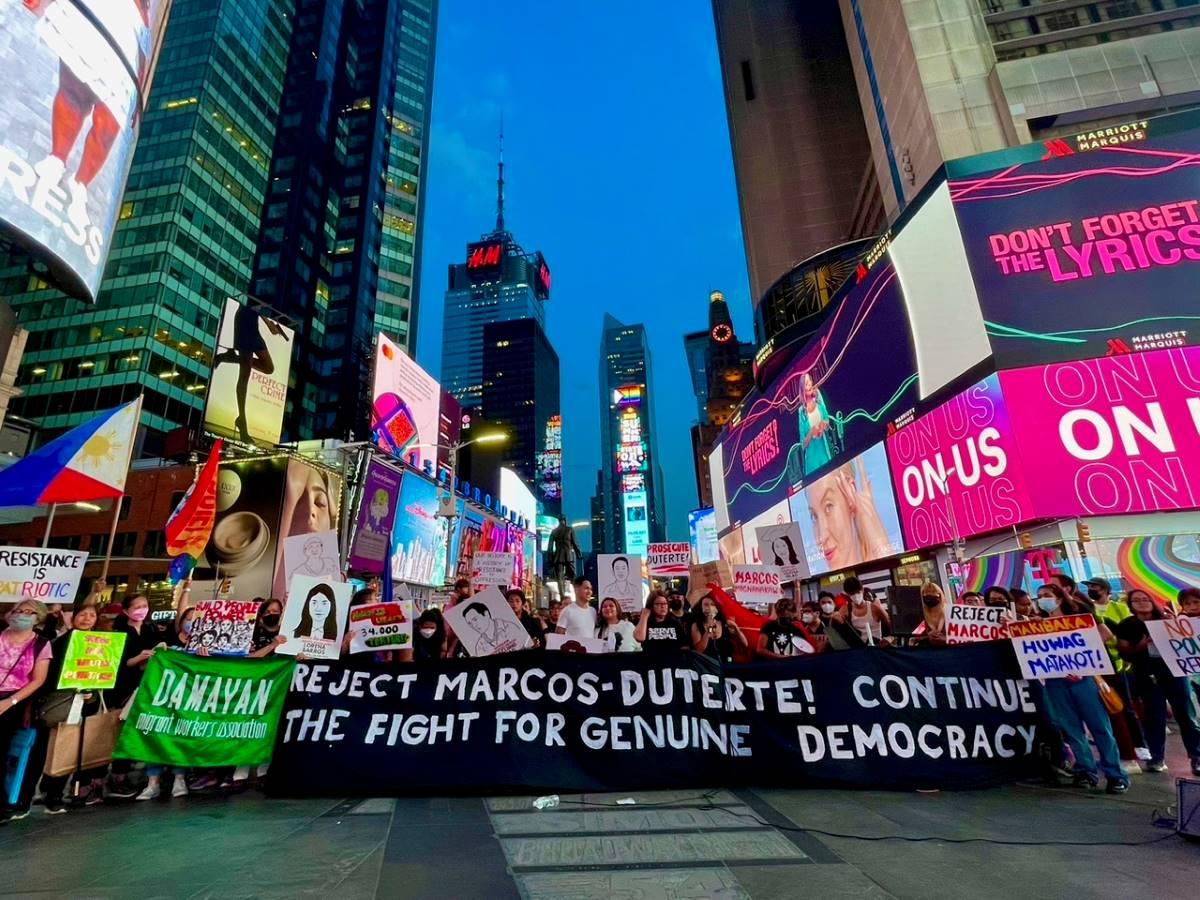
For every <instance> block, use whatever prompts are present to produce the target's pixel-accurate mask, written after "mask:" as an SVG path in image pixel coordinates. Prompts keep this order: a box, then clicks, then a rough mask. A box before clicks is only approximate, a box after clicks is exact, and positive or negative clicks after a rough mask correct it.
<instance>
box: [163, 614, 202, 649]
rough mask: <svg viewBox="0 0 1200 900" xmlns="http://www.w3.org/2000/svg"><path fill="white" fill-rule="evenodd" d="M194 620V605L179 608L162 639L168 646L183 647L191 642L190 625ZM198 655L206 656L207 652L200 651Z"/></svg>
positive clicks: (193, 623) (191, 625)
mask: <svg viewBox="0 0 1200 900" xmlns="http://www.w3.org/2000/svg"><path fill="white" fill-rule="evenodd" d="M195 622H196V607H194V606H189V607H188V608H187V609H181V610H180V611H179V612H177V613H176V614H175V623H174V625H173V626H172V628H171V630H170V631H168V632H167V633H166V635H165V636H164V641H165V643H166V645H167V646H168V647H172V648H184V647H187V646H188V644H190V643H191V640H192V627H193V625H195ZM197 655H199V656H208V652H207V651H205V652H203V653H200V652H199V651H197Z"/></svg>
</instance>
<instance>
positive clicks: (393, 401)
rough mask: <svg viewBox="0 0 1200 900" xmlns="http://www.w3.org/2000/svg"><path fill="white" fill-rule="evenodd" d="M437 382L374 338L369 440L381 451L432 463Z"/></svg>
mask: <svg viewBox="0 0 1200 900" xmlns="http://www.w3.org/2000/svg"><path fill="white" fill-rule="evenodd" d="M440 402H441V389H440V388H439V386H438V383H437V382H436V381H434V380H433V378H432V377H431V376H430V375H429V374H428V373H427V372H426V371H425V370H424V369H422V368H421V367H420V366H418V365H417V364H416V362H415V361H414V360H413V359H412V357H410V356H409V355H408V354H407V353H405V352H404V350H403V349H402V348H401V347H400V345H399V344H396V343H393V342H392V341H391V340H389V339H388V338H387V336H386V335H383V334H378V335H376V343H375V375H374V385H373V388H372V391H371V438H372V439H373V440H374V441H375V443H376V444H377V445H378V446H379V448H380V449H381V450H384V451H385V452H387V453H391V454H392V455H393V456H398V457H400V458H401V459H407V458H408V457H409V455H410V454H412V453H416V454H417V460H418V464H419V465H421V466H423V465H424V464H425V463H426V462H429V463H430V465H433V464H435V462H436V459H437V445H438V439H439V435H440V434H441V431H440V427H439V426H440V424H441V417H440Z"/></svg>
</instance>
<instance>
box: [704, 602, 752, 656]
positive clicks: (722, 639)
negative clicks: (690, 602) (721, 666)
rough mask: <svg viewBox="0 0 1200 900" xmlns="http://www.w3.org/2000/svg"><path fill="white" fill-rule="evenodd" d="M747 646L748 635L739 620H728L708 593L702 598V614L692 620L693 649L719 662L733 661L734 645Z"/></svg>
mask: <svg viewBox="0 0 1200 900" xmlns="http://www.w3.org/2000/svg"><path fill="white" fill-rule="evenodd" d="M735 644H736V645H737V646H739V647H743V648H744V647H746V646H747V641H746V635H744V634H742V630H741V629H740V628H738V625H737V622H733V621H729V620H726V618H725V616H724V614H723V613H722V612H721V609H720V607H719V606H717V601H716V600H714V599H713V598H712V596H711V595H708V594H706V595H705V596H703V597H701V598H700V615H699V616H697V617H696V619H695V621H694V622H692V649H693V650H695V651H696V652H697V653H703V654H704V655H705V656H711V657H712V658H713V659H715V660H717V661H718V662H723V663H730V662H733V648H734V645H735Z"/></svg>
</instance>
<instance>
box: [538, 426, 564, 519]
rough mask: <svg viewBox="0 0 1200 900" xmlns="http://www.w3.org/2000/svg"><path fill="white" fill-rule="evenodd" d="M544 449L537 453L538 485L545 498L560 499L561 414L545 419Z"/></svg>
mask: <svg viewBox="0 0 1200 900" xmlns="http://www.w3.org/2000/svg"><path fill="white" fill-rule="evenodd" d="M545 446H546V449H545V450H543V451H542V452H541V453H539V454H538V455H537V472H538V477H537V480H538V487H539V489H540V490H541V492H542V497H543V498H545V499H546V500H560V499H562V416H551V417H550V418H549V419H547V420H546V439H545Z"/></svg>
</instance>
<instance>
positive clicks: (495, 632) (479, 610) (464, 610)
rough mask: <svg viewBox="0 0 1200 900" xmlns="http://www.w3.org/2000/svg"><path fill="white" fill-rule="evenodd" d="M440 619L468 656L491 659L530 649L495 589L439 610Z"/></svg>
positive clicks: (522, 628) (530, 643) (527, 638)
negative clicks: (502, 654)
mask: <svg viewBox="0 0 1200 900" xmlns="http://www.w3.org/2000/svg"><path fill="white" fill-rule="evenodd" d="M442 615H444V616H445V618H446V624H447V625H449V626H450V628H451V629H452V630H453V631H454V633H455V635H457V636H458V641H459V643H460V644H461V645H462V647H463V649H464V650H466V651H467V653H468V654H469V655H471V656H494V655H495V654H497V653H511V652H512V651H513V650H524V649H525V648H526V647H532V646H533V638H531V637H530V636H529V632H527V631H526V630H525V626H524V625H522V624H521V620H520V619H518V618H517V616H516V613H514V612H513V611H512V607H511V606H509V605H508V601H507V600H505V599H504V595H503V594H502V593H500V589H499V588H496V587H489V588H488V589H487V590H484V591H480V592H479V593H478V594H476V595H475V596H473V597H471V598H470V599H469V600H465V601H463V602H462V603H459V604H458V605H457V606H452V607H450V608H449V609H445V610H442Z"/></svg>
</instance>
